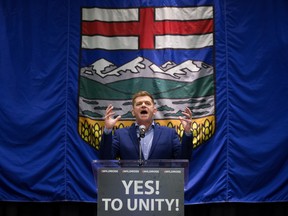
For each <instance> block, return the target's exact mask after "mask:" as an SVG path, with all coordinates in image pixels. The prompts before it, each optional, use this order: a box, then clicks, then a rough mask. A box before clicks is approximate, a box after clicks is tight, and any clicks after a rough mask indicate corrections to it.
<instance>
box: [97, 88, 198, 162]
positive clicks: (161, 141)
mask: <svg viewBox="0 0 288 216" xmlns="http://www.w3.org/2000/svg"><path fill="white" fill-rule="evenodd" d="M156 112H157V108H156V106H155V102H154V98H153V96H152V95H151V94H150V93H149V92H146V91H140V92H138V93H136V94H135V95H134V96H133V98H132V114H133V116H134V117H135V123H134V124H132V126H130V127H125V128H121V129H117V130H115V131H114V134H112V129H113V127H114V126H115V124H116V123H117V122H118V121H119V120H120V118H121V116H117V117H116V118H114V117H113V116H114V115H115V112H114V111H113V106H112V105H111V104H110V105H109V106H108V107H107V109H106V113H105V117H104V118H105V128H104V133H103V135H102V139H101V143H100V148H99V157H100V159H104V160H114V159H116V158H120V159H121V160H138V159H139V158H140V159H145V160H149V159H188V160H189V159H190V158H191V154H192V138H193V137H192V134H191V124H192V123H191V122H192V112H191V110H190V109H189V108H188V107H187V108H185V110H184V111H183V112H182V114H183V115H184V116H183V117H179V120H180V121H181V123H182V125H183V128H184V131H185V132H184V133H183V137H182V142H181V143H180V139H179V136H178V134H177V133H176V130H175V129H174V128H169V127H166V126H159V125H157V124H155V122H154V115H155V114H156Z"/></svg>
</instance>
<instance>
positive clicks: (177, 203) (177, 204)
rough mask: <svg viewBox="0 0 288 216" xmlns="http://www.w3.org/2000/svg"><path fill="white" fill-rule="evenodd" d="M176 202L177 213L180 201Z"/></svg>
mask: <svg viewBox="0 0 288 216" xmlns="http://www.w3.org/2000/svg"><path fill="white" fill-rule="evenodd" d="M175 201H176V208H175V210H176V211H179V199H176V200H175Z"/></svg>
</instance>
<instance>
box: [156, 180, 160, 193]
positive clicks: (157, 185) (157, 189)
mask: <svg viewBox="0 0 288 216" xmlns="http://www.w3.org/2000/svg"><path fill="white" fill-rule="evenodd" d="M155 187H156V188H155V189H156V191H155V194H156V195H159V193H160V192H159V181H156V182H155Z"/></svg>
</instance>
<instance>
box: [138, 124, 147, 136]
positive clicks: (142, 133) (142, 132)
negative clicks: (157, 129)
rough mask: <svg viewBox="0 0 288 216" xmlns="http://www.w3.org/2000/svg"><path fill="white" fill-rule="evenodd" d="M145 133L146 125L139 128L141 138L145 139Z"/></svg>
mask: <svg viewBox="0 0 288 216" xmlns="http://www.w3.org/2000/svg"><path fill="white" fill-rule="evenodd" d="M145 131H146V127H145V125H140V126H139V136H140V138H144V137H145Z"/></svg>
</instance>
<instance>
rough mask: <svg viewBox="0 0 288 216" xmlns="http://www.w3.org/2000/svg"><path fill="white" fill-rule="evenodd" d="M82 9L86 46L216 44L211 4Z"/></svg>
mask: <svg viewBox="0 0 288 216" xmlns="http://www.w3.org/2000/svg"><path fill="white" fill-rule="evenodd" d="M82 12H83V13H82V48H83V49H104V50H138V49H167V48H170V49H198V48H204V47H208V46H212V45H213V8H212V7H211V6H201V7H161V8H151V7H148V8H129V9H103V8H84V9H83V11H82Z"/></svg>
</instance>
